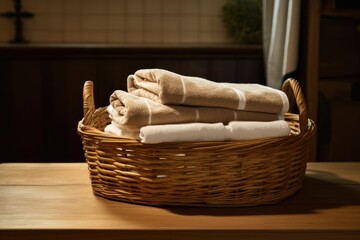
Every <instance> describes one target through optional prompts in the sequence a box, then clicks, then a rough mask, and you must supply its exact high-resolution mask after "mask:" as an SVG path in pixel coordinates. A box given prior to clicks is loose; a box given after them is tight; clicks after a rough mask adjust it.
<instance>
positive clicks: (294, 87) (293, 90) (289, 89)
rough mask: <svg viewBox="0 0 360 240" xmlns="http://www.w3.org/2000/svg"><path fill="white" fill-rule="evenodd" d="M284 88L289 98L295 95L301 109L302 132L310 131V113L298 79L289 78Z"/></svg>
mask: <svg viewBox="0 0 360 240" xmlns="http://www.w3.org/2000/svg"><path fill="white" fill-rule="evenodd" d="M282 90H283V91H284V92H285V93H286V95H287V96H288V98H289V99H290V98H291V97H293V96H294V98H295V101H296V104H297V107H298V109H299V123H300V131H301V133H305V132H307V131H308V114H307V111H306V102H305V98H304V95H303V93H302V91H301V87H300V84H299V82H298V81H296V80H295V79H293V78H288V79H287V80H286V81H285V82H284V84H283V86H282Z"/></svg>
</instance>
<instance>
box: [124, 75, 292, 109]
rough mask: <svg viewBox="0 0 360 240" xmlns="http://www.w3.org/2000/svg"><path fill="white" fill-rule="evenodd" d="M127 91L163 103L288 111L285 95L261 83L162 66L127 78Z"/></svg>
mask: <svg viewBox="0 0 360 240" xmlns="http://www.w3.org/2000/svg"><path fill="white" fill-rule="evenodd" d="M127 81H128V82H127V86H128V92H129V93H132V94H135V95H137V96H140V97H145V98H149V99H151V100H154V101H156V102H159V103H162V104H182V105H190V106H205V107H223V108H230V109H234V110H245V111H256V112H269V113H277V114H282V113H285V112H287V111H288V109H289V102H288V98H287V96H286V94H285V93H284V92H282V91H280V90H277V89H274V88H270V87H267V86H263V85H260V84H245V83H239V84H235V83H217V82H213V81H210V80H206V79H204V78H199V77H191V76H183V75H180V74H177V73H174V72H170V71H167V70H163V69H141V70H138V71H136V72H135V73H134V74H133V75H130V76H129V77H128V80H127Z"/></svg>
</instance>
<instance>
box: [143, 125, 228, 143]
mask: <svg viewBox="0 0 360 240" xmlns="http://www.w3.org/2000/svg"><path fill="white" fill-rule="evenodd" d="M139 136H140V141H141V142H142V143H162V142H189V141H191V142H201V141H224V139H225V131H224V124H222V123H183V124H166V125H152V126H145V127H142V128H141V129H140V135H139Z"/></svg>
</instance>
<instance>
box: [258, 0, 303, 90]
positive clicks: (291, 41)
mask: <svg viewBox="0 0 360 240" xmlns="http://www.w3.org/2000/svg"><path fill="white" fill-rule="evenodd" d="M300 9H301V0H263V47H264V58H265V59H264V60H265V70H266V84H267V85H268V86H270V87H274V88H277V89H280V88H281V85H282V82H283V80H284V77H286V76H287V75H289V74H290V73H292V72H295V71H296V69H297V67H298V66H297V65H298V52H299V49H298V47H299V32H300Z"/></svg>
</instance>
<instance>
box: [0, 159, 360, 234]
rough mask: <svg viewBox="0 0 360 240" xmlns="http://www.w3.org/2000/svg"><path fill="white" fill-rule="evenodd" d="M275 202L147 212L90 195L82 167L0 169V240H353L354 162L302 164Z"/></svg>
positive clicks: (358, 197) (358, 218) (357, 199)
mask: <svg viewBox="0 0 360 240" xmlns="http://www.w3.org/2000/svg"><path fill="white" fill-rule="evenodd" d="M307 169H308V170H307V173H306V178H305V180H304V187H303V188H302V189H301V190H300V191H298V192H297V193H296V194H295V195H294V196H292V197H290V198H288V199H286V200H284V201H282V202H281V203H278V204H275V205H267V206H257V207H238V208H196V207H150V206H142V205H135V204H129V203H122V202H116V201H111V200H107V199H104V198H101V197H97V196H95V195H93V193H92V190H91V185H90V180H89V178H88V172H87V166H86V165H85V164H84V163H70V164H69V163H36V164H35V163H34V164H32V163H31V164H25V163H17V164H13V163H3V164H0V239H1V240H2V239H4V240H5V239H6V240H11V239H40V240H41V239H90V240H91V239H160V240H161V239H210V240H211V239H291V240H296V239H301V240H304V239H305V240H306V239H309V240H310V239H341V240H345V239H360V185H359V184H360V163H350V162H349V163H308V168H307Z"/></svg>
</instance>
